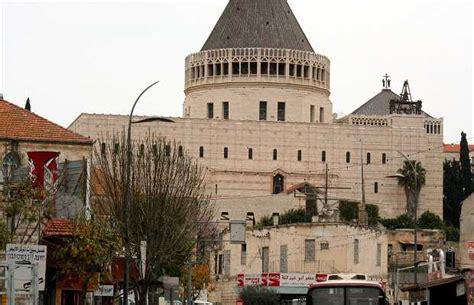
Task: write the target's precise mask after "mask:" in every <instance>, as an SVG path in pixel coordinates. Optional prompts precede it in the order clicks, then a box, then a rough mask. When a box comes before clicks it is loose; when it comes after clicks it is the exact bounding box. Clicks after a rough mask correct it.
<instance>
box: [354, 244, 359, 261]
mask: <svg viewBox="0 0 474 305" xmlns="http://www.w3.org/2000/svg"><path fill="white" fill-rule="evenodd" d="M358 263H359V240H358V239H354V264H358Z"/></svg>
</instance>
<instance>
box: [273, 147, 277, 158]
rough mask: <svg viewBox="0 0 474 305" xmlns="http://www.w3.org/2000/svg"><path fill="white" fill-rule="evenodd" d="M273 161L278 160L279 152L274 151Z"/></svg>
mask: <svg viewBox="0 0 474 305" xmlns="http://www.w3.org/2000/svg"><path fill="white" fill-rule="evenodd" d="M273 160H278V150H276V149H274V150H273Z"/></svg>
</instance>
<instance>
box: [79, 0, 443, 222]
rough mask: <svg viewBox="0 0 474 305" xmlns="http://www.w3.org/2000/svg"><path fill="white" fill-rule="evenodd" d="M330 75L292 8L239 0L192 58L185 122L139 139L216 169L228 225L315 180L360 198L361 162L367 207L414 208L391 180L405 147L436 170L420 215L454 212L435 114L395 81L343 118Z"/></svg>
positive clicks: (82, 123) (85, 118)
mask: <svg viewBox="0 0 474 305" xmlns="http://www.w3.org/2000/svg"><path fill="white" fill-rule="evenodd" d="M330 72H331V65H330V60H329V58H328V57H326V56H324V55H320V54H318V53H317V52H316V51H315V50H314V49H313V48H312V46H311V44H310V42H309V41H308V39H307V37H306V36H305V34H304V32H303V30H302V29H301V27H300V25H299V24H298V21H297V20H296V17H295V16H294V14H293V13H292V11H291V9H290V7H289V5H288V3H287V1H286V0H272V1H268V0H230V1H229V3H228V5H227V7H226V9H225V11H224V12H223V14H222V16H221V18H220V19H219V21H218V22H217V24H216V26H215V28H214V29H213V31H212V32H211V34H210V36H209V37H208V39H207V40H206V42H205V43H204V45H203V47H202V49H201V50H200V51H198V52H196V53H193V54H191V55H189V56H188V57H187V58H186V68H185V71H184V73H185V83H184V91H185V94H186V98H185V101H184V105H183V117H181V118H173V120H174V121H175V122H174V123H164V122H149V123H142V124H134V127H133V139H134V140H135V141H139V139H140V138H141V137H143V136H145V135H146V134H148V132H149V131H152V132H154V133H158V134H161V135H163V136H166V137H168V138H170V139H173V140H175V141H177V142H178V143H179V145H181V146H182V147H183V148H184V149H185V150H186V151H187V152H188V153H189V154H191V155H192V156H195V157H196V158H198V159H199V160H200V162H201V164H202V165H203V166H205V167H207V168H208V173H207V175H206V183H207V187H208V192H209V193H210V194H212V197H213V199H216V206H217V208H218V211H217V215H216V217H221V216H224V217H226V218H233V219H236V218H240V219H241V218H242V217H245V215H251V216H252V217H254V219H257V220H258V218H259V217H261V216H263V215H265V214H269V215H271V214H272V213H274V212H282V211H283V210H286V209H289V208H291V207H295V206H298V200H288V201H287V202H283V201H284V200H283V199H281V198H280V197H279V196H280V195H279V194H280V193H282V192H284V191H285V190H287V189H289V188H291V187H292V186H294V185H297V184H299V183H303V182H308V183H311V184H312V185H313V186H315V187H318V188H322V187H324V186H325V183H326V173H327V177H328V179H327V181H328V186H329V194H328V197H329V198H330V200H331V199H335V198H337V199H341V198H345V199H350V200H359V199H360V198H361V183H360V181H361V175H360V172H361V170H360V163H361V161H362V163H363V164H365V185H366V187H365V191H366V201H367V203H372V204H376V205H377V206H378V207H379V209H380V214H381V215H382V216H385V217H395V216H397V215H399V214H401V213H403V212H405V207H406V199H405V194H404V191H403V189H401V188H400V187H398V185H397V182H396V180H395V179H393V178H387V176H389V175H393V174H394V173H395V172H396V171H397V169H398V168H400V167H401V166H402V163H403V158H402V157H401V156H400V154H399V153H398V151H400V152H403V153H404V154H406V155H408V156H410V157H412V158H415V159H416V160H418V161H421V162H422V163H423V166H424V167H425V168H426V170H427V177H426V185H425V187H424V188H423V190H422V192H421V198H420V203H419V207H420V213H422V212H423V211H425V210H431V211H432V212H434V213H436V214H438V215H440V216H442V161H443V148H442V144H443V142H442V134H443V120H442V119H439V118H434V117H432V116H430V115H428V114H426V113H425V112H423V111H422V110H421V102H417V101H412V99H411V94H410V92H409V91H407V89H408V87H406V88H405V89H404V91H403V94H402V95H399V94H396V93H394V92H393V91H392V90H391V89H390V80H389V79H384V86H383V88H382V90H381V91H380V93H378V94H377V95H376V96H374V97H373V98H371V99H369V100H368V102H366V103H364V104H362V103H361V104H362V106H361V107H359V108H358V109H357V110H355V111H353V112H352V113H351V114H350V115H348V116H346V117H344V118H341V119H334V116H333V112H332V105H333V102H332V101H331V100H330V99H329V97H330V80H331V74H330ZM358 73H361V71H359V72H358ZM348 77H350V76H348ZM110 102H112V101H110ZM334 102H337V101H334ZM427 102H428V103H429V101H427ZM136 119H137V118H136ZM127 122H128V117H126V116H121V115H103V114H86V113H83V114H81V115H80V116H79V117H78V118H77V119H76V120H75V121H74V122H73V123H72V124H71V126H70V129H71V130H73V131H76V132H78V133H81V134H84V135H87V136H90V137H92V138H98V137H100V136H101V135H104V136H105V135H106V133H109V134H110V133H113V132H117V131H122V130H123V129H124V128H125V126H126V124H127ZM326 166H327V168H328V171H327V172H326ZM273 202H279V203H278V204H273Z"/></svg>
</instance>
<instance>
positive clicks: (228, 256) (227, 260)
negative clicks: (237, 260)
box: [224, 250, 231, 276]
mask: <svg viewBox="0 0 474 305" xmlns="http://www.w3.org/2000/svg"><path fill="white" fill-rule="evenodd" d="M230 259H231V252H230V250H225V251H224V275H225V276H230Z"/></svg>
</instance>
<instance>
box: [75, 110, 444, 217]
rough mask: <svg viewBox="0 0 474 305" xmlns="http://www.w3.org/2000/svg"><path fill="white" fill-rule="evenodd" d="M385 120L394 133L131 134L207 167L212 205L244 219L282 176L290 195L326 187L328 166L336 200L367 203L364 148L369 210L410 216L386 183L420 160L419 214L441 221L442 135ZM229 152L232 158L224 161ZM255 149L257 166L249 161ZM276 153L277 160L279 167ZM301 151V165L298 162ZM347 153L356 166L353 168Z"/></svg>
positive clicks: (92, 123)
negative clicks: (172, 145) (406, 158)
mask: <svg viewBox="0 0 474 305" xmlns="http://www.w3.org/2000/svg"><path fill="white" fill-rule="evenodd" d="M127 119H128V117H127V116H116V115H95V114H81V115H80V116H79V117H78V118H77V119H76V120H75V122H74V123H73V124H72V125H71V126H70V129H71V130H73V131H76V132H79V133H81V134H84V135H87V136H90V137H92V138H95V139H96V138H100V137H107V135H111V134H113V133H114V132H122V131H123V130H124V129H125V127H126V124H127ZM136 119H139V118H136ZM386 119H387V122H388V123H389V126H371V125H362V126H354V125H349V124H344V123H290V122H266V121H240V120H217V119H213V120H211V119H196V118H195V119H193V118H174V121H175V122H174V123H164V122H151V123H141V124H135V125H134V126H133V132H132V133H133V138H134V140H135V141H139V139H140V138H143V137H145V136H146V135H148V134H149V133H155V134H157V135H162V136H166V137H168V138H169V139H172V140H174V141H176V142H177V143H179V145H182V146H183V147H184V149H185V150H186V151H188V153H189V154H190V155H191V156H194V157H196V158H198V159H199V161H200V163H201V164H202V165H203V166H205V167H207V169H208V173H207V175H206V183H207V187H208V193H210V194H211V195H212V198H213V199H216V200H218V201H219V200H220V199H223V198H235V199H236V200H239V199H238V198H240V203H239V206H240V207H241V208H242V210H241V214H242V213H244V212H245V213H246V212H252V211H253V208H254V205H253V204H246V201H247V200H246V198H248V197H255V196H260V198H263V197H266V199H268V202H269V204H271V203H270V201H271V200H270V199H271V198H273V197H274V196H273V195H272V193H273V191H272V183H273V177H274V176H275V175H276V174H281V175H282V176H283V177H284V188H285V189H286V188H288V187H290V186H291V185H294V184H297V183H300V182H303V181H307V182H309V183H312V184H313V185H315V186H319V187H324V185H325V165H326V164H327V165H328V168H329V175H328V176H329V187H330V189H329V197H330V198H338V199H350V200H360V198H361V185H360V181H361V177H360V160H361V143H362V145H363V150H362V154H363V156H362V159H363V162H364V163H367V154H368V153H370V156H371V157H370V159H371V160H370V164H368V165H367V164H366V166H365V169H364V170H365V184H366V200H367V203H372V204H376V205H377V206H379V208H380V214H381V215H382V216H384V217H395V216H397V215H399V214H401V213H403V212H404V211H405V206H406V199H405V194H404V191H403V189H401V188H400V187H398V185H397V181H396V179H393V178H387V176H390V175H393V174H394V173H396V171H397V169H398V168H400V167H401V166H402V163H403V159H402V158H401V157H400V155H399V154H398V153H397V151H402V152H403V153H405V154H407V155H414V156H416V159H417V160H419V161H421V162H422V163H423V166H424V167H425V168H426V169H427V179H426V185H425V186H424V188H423V189H422V192H421V197H420V205H419V206H420V213H423V211H425V210H430V211H432V212H434V213H436V214H438V215H440V216H442V162H443V153H442V147H440V144H442V136H441V135H440V134H427V133H426V132H425V129H424V127H423V124H424V119H423V118H422V117H419V116H399V115H393V116H390V117H388V118H386ZM200 147H202V149H203V151H202V152H203V157H202V158H200ZM225 147H227V151H228V156H227V158H224V148H225ZM250 148H251V149H252V159H249V156H248V153H249V149H250ZM274 149H276V150H277V160H273V150H274ZM298 150H300V151H301V161H298ZM323 152H324V154H325V162H323V159H322V158H323V157H322V155H323ZM347 153H349V154H350V160H349V162H346V161H347V160H346V157H347ZM383 155H385V157H383ZM383 159H385V163H383V161H384V160H383ZM375 183H377V184H378V190H377V191H378V192H377V193H375ZM261 200H262V201H263V200H264V199H261ZM222 211H224V210H220V211H218V212H219V214H220V212H222ZM281 212H282V211H281Z"/></svg>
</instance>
